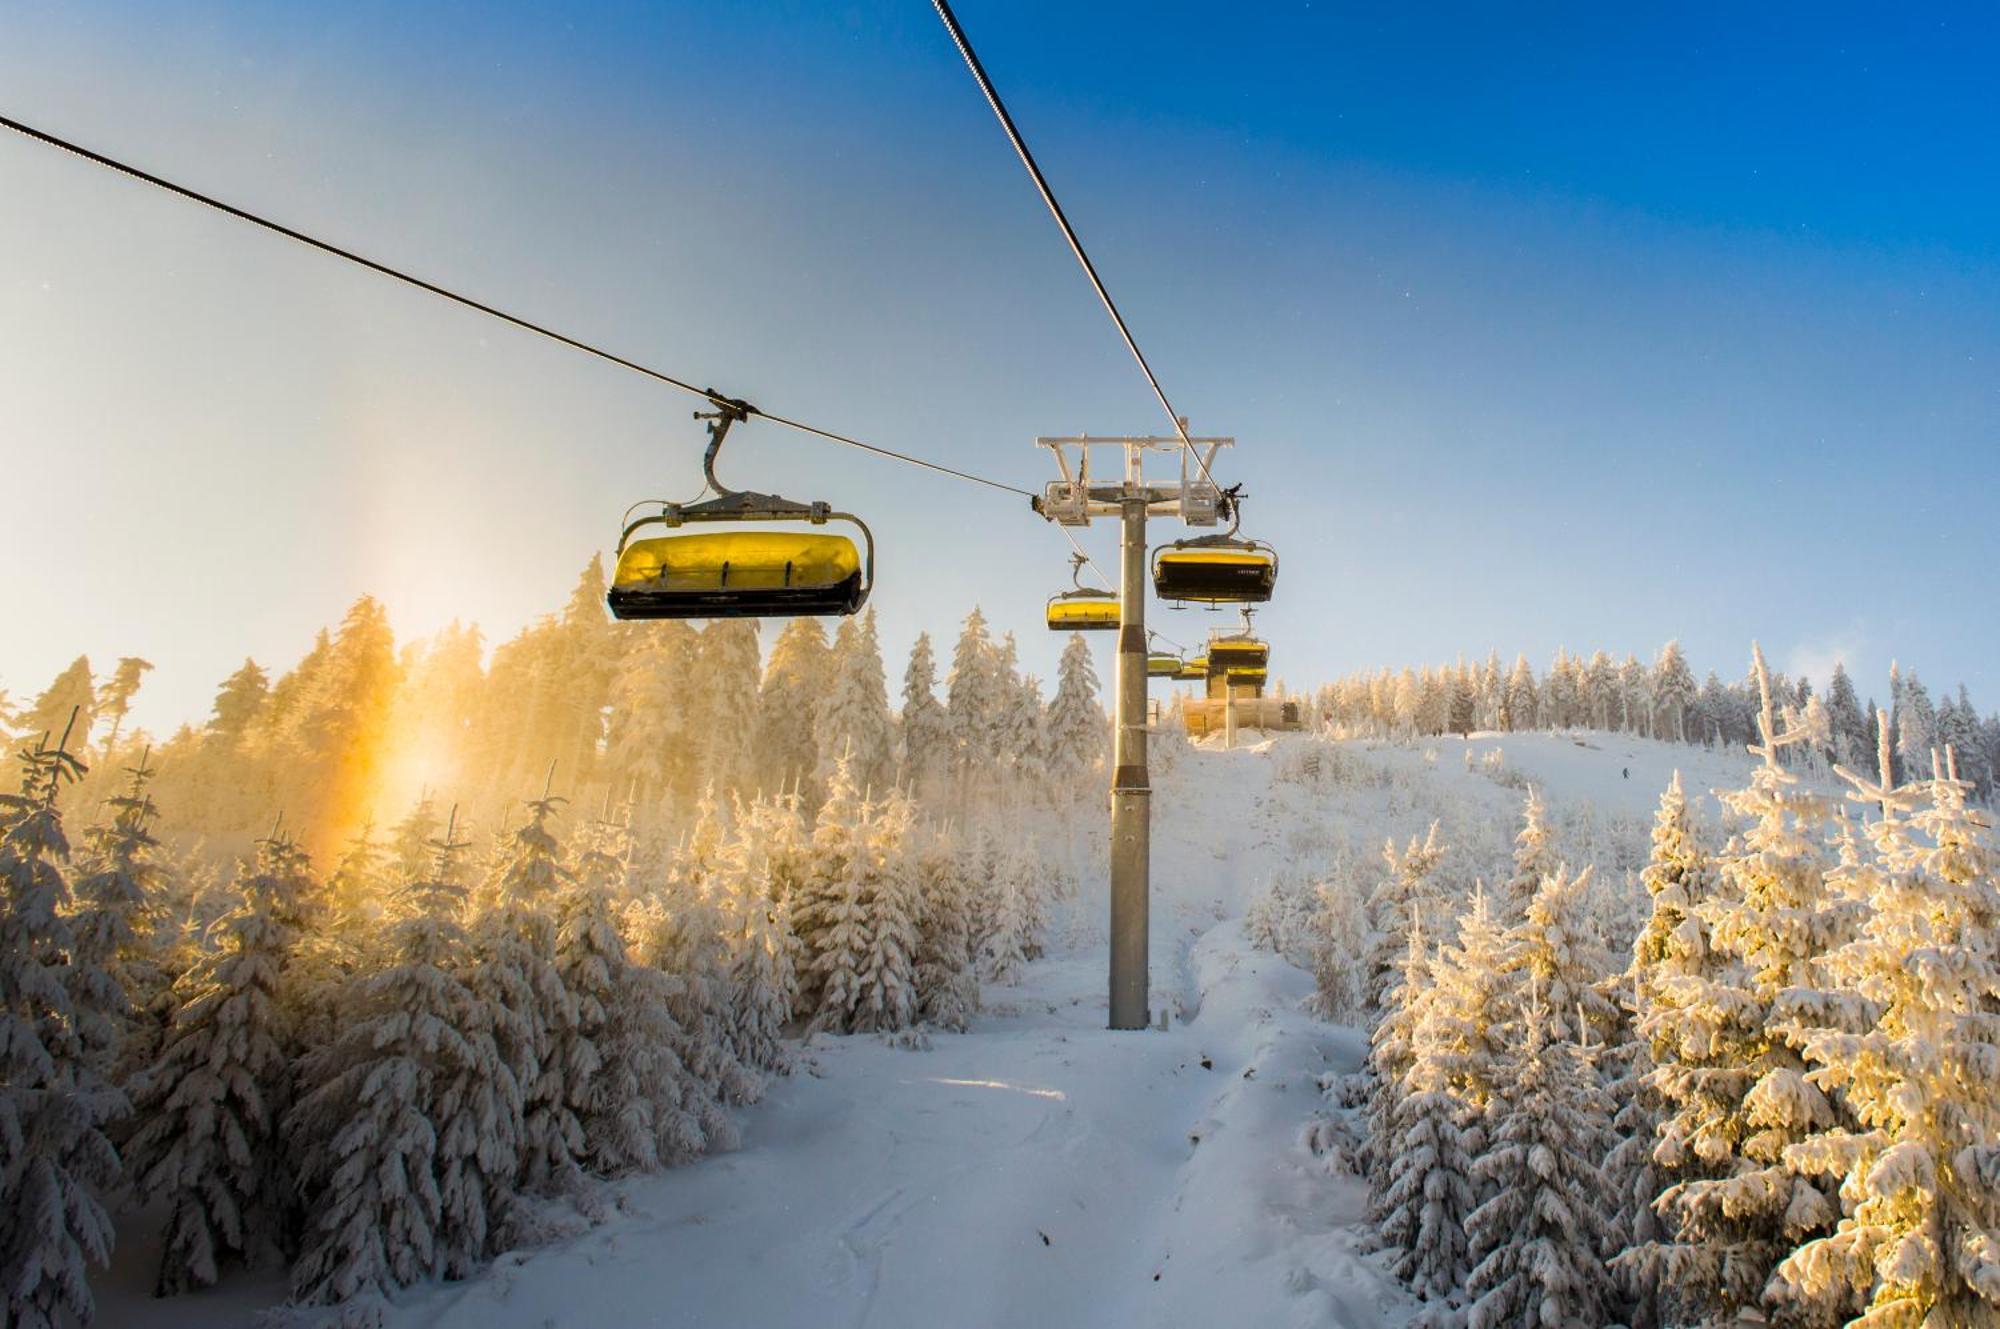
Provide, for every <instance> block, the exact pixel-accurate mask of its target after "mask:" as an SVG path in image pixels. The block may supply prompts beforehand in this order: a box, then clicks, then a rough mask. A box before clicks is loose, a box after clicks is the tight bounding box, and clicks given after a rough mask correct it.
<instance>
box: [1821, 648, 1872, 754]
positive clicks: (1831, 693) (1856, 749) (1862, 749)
mask: <svg viewBox="0 0 2000 1329" xmlns="http://www.w3.org/2000/svg"><path fill="white" fill-rule="evenodd" d="M1826 710H1827V717H1828V718H1829V719H1830V720H1831V721H1832V722H1833V751H1832V754H1831V755H1832V758H1833V760H1834V761H1835V762H1838V763H1840V764H1842V765H1847V766H1853V765H1855V764H1856V763H1857V762H1860V761H1863V760H1864V759H1865V758H1866V756H1867V754H1868V752H1869V747H1868V717H1867V716H1866V715H1864V714H1863V713H1862V711H1861V700H1860V698H1858V697H1856V696H1855V695H1854V680H1853V679H1852V678H1849V677H1848V675H1847V666H1846V665H1845V664H1842V663H1840V662H1839V661H1835V662H1834V666H1833V679H1832V681H1831V682H1830V683H1828V684H1827V689H1826Z"/></svg>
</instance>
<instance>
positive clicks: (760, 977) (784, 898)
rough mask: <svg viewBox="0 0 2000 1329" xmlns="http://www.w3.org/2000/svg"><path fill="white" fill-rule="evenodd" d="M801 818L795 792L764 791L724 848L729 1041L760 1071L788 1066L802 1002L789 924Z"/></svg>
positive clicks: (799, 862) (803, 859)
mask: <svg viewBox="0 0 2000 1329" xmlns="http://www.w3.org/2000/svg"><path fill="white" fill-rule="evenodd" d="M807 850H808V842H807V837H806V830H805V822H804V818H803V817H801V816H800V814H799V808H798V801H797V800H796V799H789V798H788V799H764V798H760V799H758V800H757V801H756V802H755V803H753V804H751V805H750V806H749V807H747V808H744V809H742V810H740V811H739V813H738V815H737V834H736V835H735V837H734V838H733V839H732V840H731V841H730V843H729V846H728V848H727V849H726V850H725V851H724V857H723V868H722V873H721V895H722V897H723V899H724V901H725V905H724V909H725V913H726V914H727V916H728V917H729V918H730V920H731V926H732V928H733V931H734V935H733V936H732V938H731V939H730V942H731V944H730V956H731V958H730V986H731V991H732V996H731V1006H732V1008H733V1011H734V1014H735V1017H736V1018H735V1027H734V1030H733V1031H732V1035H731V1038H732V1045H733V1047H734V1048H735V1051H736V1057H737V1059H738V1060H739V1061H741V1062H743V1063H744V1064H745V1065H746V1066H749V1067H751V1068H752V1069H754V1070H757V1071H760V1072H766V1073H770V1074H777V1075H782V1074H785V1073H786V1072H788V1071H789V1070H790V1069H791V1054H790V1053H789V1052H788V1051H787V1050H786V1047H785V1043H784V1029H785V1026H786V1025H787V1024H788V1023H790V1021H791V1018H792V1009H793V1007H794V1006H795V1005H796V1004H797V1002H798V992H799V977H798V954H799V940H798V937H797V936H796V935H795V934H794V932H793V931H792V922H791V911H792V904H791V901H792V896H793V893H794V890H793V888H794V884H795V881H796V880H797V879H798V876H799V874H801V873H803V871H804V870H805V868H806V864H807Z"/></svg>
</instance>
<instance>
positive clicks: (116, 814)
mask: <svg viewBox="0 0 2000 1329" xmlns="http://www.w3.org/2000/svg"><path fill="white" fill-rule="evenodd" d="M126 773H127V775H128V776H129V777H130V779H129V783H128V784H127V785H126V786H125V789H124V791H123V792H122V793H119V794H115V795H113V796H112V797H111V798H109V799H107V800H106V805H107V806H108V807H109V808H110V809H111V813H112V815H111V820H110V821H109V822H106V823H103V824H101V825H97V826H93V827H91V828H90V829H89V830H87V831H85V832H84V842H85V845H86V846H87V848H86V854H85V858H84V863H83V868H84V871H83V872H82V873H81V875H79V876H78V878H77V881H76V909H75V916H74V918H73V919H72V920H71V927H72V929H73V930H74V932H75V936H76V950H75V951H74V953H73V954H72V956H71V973H72V978H71V985H72V987H73V988H74V989H75V991H76V994H77V1012H76V1018H77V1031H78V1033H79V1035H80V1036H81V1037H82V1039H83V1041H84V1044H85V1047H86V1050H87V1051H86V1055H89V1056H91V1057H93V1058H95V1060H96V1065H97V1069H98V1070H99V1071H100V1072H101V1073H102V1074H105V1075H107V1076H109V1077H111V1078H112V1079H114V1080H116V1079H118V1078H119V1076H118V1075H117V1071H118V1069H119V1068H120V1067H121V1066H123V1065H127V1064H132V1063H133V1061H134V1059H135V1055H136V1058H141V1059H150V1056H151V1054H152V1047H151V1046H150V1044H151V1039H150V1038H148V1037H146V1035H147V1034H148V1033H150V1030H149V1029H147V1028H146V1023H147V1016H148V1015H149V1014H150V1013H151V1011H152V1009H153V1005H154V1003H155V1001H157V1000H158V999H160V997H161V996H162V995H163V990H164V988H165V986H166V975H165V974H164V973H163V971H162V966H161V965H160V962H159V956H158V954H157V951H156V949H155V948H154V946H153V945H152V932H153V922H154V915H155V912H156V911H157V908H158V905H157V903H156V901H155V897H156V896H157V895H159V894H160V893H162V892H164V890H165V887H166V879H167V870H166V865H165V861H164V854H163V851H162V850H161V847H160V842H159V839H158V837H156V836H155V835H154V834H153V829H152V828H153V823H154V822H155V821H156V820H157V819H158V817H159V809H158V808H156V807H154V806H153V798H152V795H151V794H150V793H149V792H147V785H148V784H149V783H150V782H151V781H152V779H153V776H154V770H153V768H152V766H150V765H149V764H148V762H147V754H146V753H143V752H142V753H140V755H139V760H138V762H137V763H136V764H134V765H133V766H131V767H128V768H127V771H126ZM140 1064H143V1062H140Z"/></svg>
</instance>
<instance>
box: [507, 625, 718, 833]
mask: <svg viewBox="0 0 2000 1329" xmlns="http://www.w3.org/2000/svg"><path fill="white" fill-rule="evenodd" d="M698 644H699V637H698V635H697V634H696V632H695V630H694V628H693V627H692V626H691V625H689V624H687V623H680V622H672V621H669V622H662V623H648V624H647V625H646V627H645V631H644V632H642V633H640V634H638V636H637V637H636V638H635V639H634V640H633V641H632V643H631V644H630V646H629V647H628V649H627V650H626V651H625V653H624V654H623V655H621V656H620V657H619V659H618V668H617V671H616V672H615V673H614V674H613V675H612V678H611V684H610V697H611V715H610V718H609V721H608V723H607V724H606V727H605V740H604V761H603V763H602V764H601V766H600V771H601V773H602V774H603V776H604V780H605V783H606V785H607V787H608V788H611V789H613V790H616V791H618V792H619V793H621V794H622V795H623V796H624V797H626V798H627V799H629V800H630V801H631V802H632V803H633V805H634V806H635V807H638V808H642V809H648V810H651V809H655V808H657V807H658V806H659V804H660V803H661V802H662V801H663V800H665V799H667V798H668V797H670V796H671V795H674V794H680V793H691V792H692V791H693V790H694V789H695V788H696V787H697V783H698V780H699V778H700V766H701V760H702V743H703V736H702V734H701V733H700V731H699V728H698V725H697V717H699V716H701V715H703V714H705V704H704V702H703V700H702V699H701V697H700V696H699V691H698V689H699V682H700V680H699V675H698V674H697V671H696V668H695V652H696V648H697V645H698ZM488 690H489V691H491V690H492V685H491V684H490V683H489V685H488ZM736 700H740V699H736ZM735 713H736V714H738V716H739V718H740V712H735ZM648 815H649V816H650V812H649V814H648Z"/></svg>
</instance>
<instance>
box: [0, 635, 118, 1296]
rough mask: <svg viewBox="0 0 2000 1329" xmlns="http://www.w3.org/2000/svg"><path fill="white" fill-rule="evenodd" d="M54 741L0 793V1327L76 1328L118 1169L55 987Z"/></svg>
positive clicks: (59, 777)
mask: <svg viewBox="0 0 2000 1329" xmlns="http://www.w3.org/2000/svg"><path fill="white" fill-rule="evenodd" d="M88 681H89V674H88V669H87V667H86V670H85V673H84V682H85V683H86V684H87V683H88ZM62 732H63V737H62V741H61V742H59V743H57V744H56V746H54V747H50V746H49V745H48V743H47V741H46V738H44V739H43V740H42V741H40V742H38V743H36V745H35V746H34V747H32V748H30V749H28V750H26V751H24V752H23V753H21V755H20V758H19V760H20V763H21V771H22V776H21V792H20V793H18V794H0V1312H4V1314H0V1322H4V1323H6V1324H8V1325H12V1326H18V1327H19V1329H55V1326H57V1325H61V1324H67V1323H69V1322H71V1321H72V1320H74V1321H77V1322H81V1323H85V1324H87V1323H89V1321H90V1318H91V1315H92V1312H93V1310H94V1303H93V1302H92V1300H91V1296H90V1287H89V1282H88V1273H87V1270H86V1266H87V1265H90V1264H102V1263H104V1261H105V1260H106V1259H107V1258H109V1256H110V1253H111V1241H112V1229H111V1219H110V1216H109V1215H108V1214H106V1212H105V1210H104V1206H103V1203H102V1202H101V1200H100V1199H99V1196H100V1195H101V1194H102V1192H103V1191H104V1190H105V1189H106V1188H108V1187H110V1186H111V1185H112V1184H113V1183H114V1182H115V1181H116V1180H117V1178H118V1173H119V1159H118V1151H117V1150H116V1149H115V1148H113V1147H112V1144H111V1141H110V1140H109V1139H108V1138H107V1137H106V1135H105V1125H106V1123H107V1122H110V1121H112V1120H114V1119H115V1118H117V1117H118V1116H120V1115H122V1113H123V1112H124V1110H125V1099H124V1096H123V1095H122V1094H120V1093H119V1092H118V1091H117V1090H116V1089H115V1088H113V1087H112V1086H110V1085H109V1084H108V1083H106V1082H105V1081H104V1079H103V1077H102V1076H101V1075H99V1074H97V1073H96V1072H95V1071H94V1070H93V1069H92V1066H91V1064H90V1059H89V1058H88V1057H86V1055H85V1049H84V1047H83V1045H82V1043H81V1041H80V1040H79V1039H78V1038H77V1037H76V1036H75V1034H74V1032H73V1031H74V1019H75V1009H76V1008H75V997H74V995H73V994H72V993H71V991H70V990H69V987H68V985H67V984H66V983H65V982H64V978H65V969H66V960H67V957H68V956H69V955H70V954H71V953H72V951H73V950H74V948H75V946H76V937H75V934H74V933H73V932H72V931H71V928H70V921H69V919H68V918H67V917H66V916H65V915H66V913H67V906H68V905H69V881H68V878H67V876H66V873H65V866H66V864H67V862H68V859H69V840H68V837H67V836H66V835H65V834H64V832H63V824H62V812H61V809H60V806H59V802H60V799H61V797H62V792H63V786H65V785H67V784H70V783H72V782H74V781H75V780H76V779H77V778H78V777H79V776H81V775H82V774H83V770H84V767H83V763H82V762H80V761H78V760H77V759H76V757H74V756H73V755H72V754H71V753H70V751H69V743H70V738H71V734H70V732H69V731H68V730H67V729H65V730H64V731H62Z"/></svg>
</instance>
